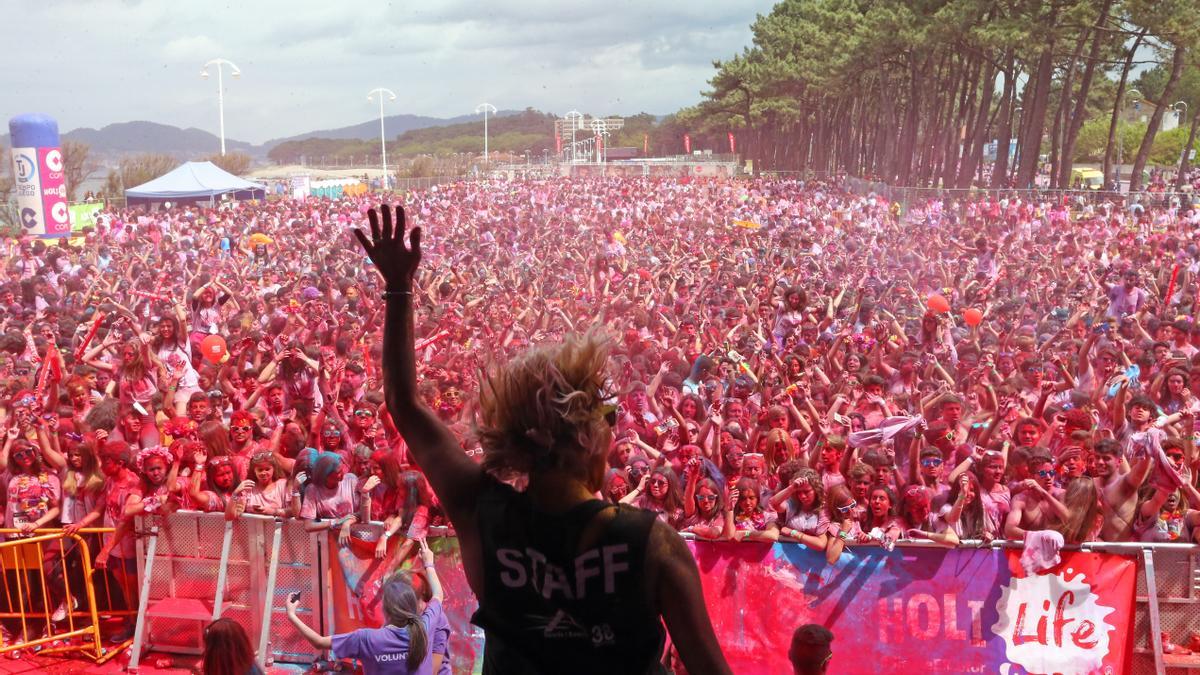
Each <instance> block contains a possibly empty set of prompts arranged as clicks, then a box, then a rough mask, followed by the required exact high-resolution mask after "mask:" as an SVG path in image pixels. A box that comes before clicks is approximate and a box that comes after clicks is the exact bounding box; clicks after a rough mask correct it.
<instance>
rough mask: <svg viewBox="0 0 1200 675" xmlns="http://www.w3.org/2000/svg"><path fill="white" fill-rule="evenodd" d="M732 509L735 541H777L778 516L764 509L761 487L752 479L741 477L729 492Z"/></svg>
mask: <svg viewBox="0 0 1200 675" xmlns="http://www.w3.org/2000/svg"><path fill="white" fill-rule="evenodd" d="M729 503H730V504H731V507H732V509H733V527H734V533H733V539H734V540H735V541H755V540H758V541H776V540H777V539H779V525H778V523H777V521H778V519H779V514H777V513H776V512H775V510H774V509H772V508H769V507H767V508H764V504H763V502H762V487H761V485H760V484H759V482H758V481H757V480H755V479H753V478H749V477H743V478H741V479H740V480H738V482H737V484H736V485H734V487H733V489H732V490H730V491H729Z"/></svg>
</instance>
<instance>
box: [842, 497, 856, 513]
mask: <svg viewBox="0 0 1200 675" xmlns="http://www.w3.org/2000/svg"><path fill="white" fill-rule="evenodd" d="M856 506H858V502H856V501H854V500H853V499H851V500H850V503H849V504H847V505H845V506H839V507H837V510H838V513H849V512H850V510H851V509H853V508H854V507H856Z"/></svg>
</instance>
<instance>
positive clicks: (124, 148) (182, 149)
mask: <svg viewBox="0 0 1200 675" xmlns="http://www.w3.org/2000/svg"><path fill="white" fill-rule="evenodd" d="M61 137H62V139H64V140H73V141H80V142H83V143H87V144H88V145H90V146H91V148H92V153H93V154H94V155H96V156H98V157H100V158H103V159H113V158H117V157H120V156H121V155H126V154H137V153H142V152H156V153H164V154H168V155H173V156H176V157H179V158H181V159H184V158H195V157H200V156H202V155H209V154H212V153H214V152H217V151H218V150H220V149H221V139H220V138H218V137H217V136H216V135H214V134H211V133H209V132H207V131H204V130H203V129H196V128H189V129H180V128H179V127H174V126H171V125H169V124H159V123H157V122H146V121H137V122H118V123H117V124H109V125H108V126H106V127H104V128H102V129H91V128H88V127H83V128H80V129H73V130H71V131H68V132H66V133H64V134H62V136H61ZM0 143H2V144H4V145H5V146H8V145H9V138H8V134H5V135H4V136H0ZM225 149H226V150H227V151H240V152H245V153H247V154H250V155H252V156H258V157H261V156H264V155H265V151H264V150H261V149H257V148H256V147H255V146H254V145H252V144H250V143H245V142H243V141H236V140H233V139H231V138H226V139H225Z"/></svg>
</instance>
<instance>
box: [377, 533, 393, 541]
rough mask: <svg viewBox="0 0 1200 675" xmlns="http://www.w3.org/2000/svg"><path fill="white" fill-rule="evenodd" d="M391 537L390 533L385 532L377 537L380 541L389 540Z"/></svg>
mask: <svg viewBox="0 0 1200 675" xmlns="http://www.w3.org/2000/svg"><path fill="white" fill-rule="evenodd" d="M391 537H392V533H391V532H386V531H385V532H384V533H383V534H381V535H379V538H380V539H391Z"/></svg>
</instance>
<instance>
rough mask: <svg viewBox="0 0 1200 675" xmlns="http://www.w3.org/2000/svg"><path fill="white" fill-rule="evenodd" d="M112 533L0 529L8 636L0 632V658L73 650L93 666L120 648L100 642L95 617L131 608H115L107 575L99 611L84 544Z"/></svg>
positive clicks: (0, 591) (0, 585) (0, 584)
mask: <svg viewBox="0 0 1200 675" xmlns="http://www.w3.org/2000/svg"><path fill="white" fill-rule="evenodd" d="M112 531H113V530H112V529H111V528H103V527H99V528H81V529H79V530H78V531H76V532H74V533H71V534H67V533H66V532H64V531H63V530H61V529H50V528H47V529H39V530H35V531H33V532H32V533H28V534H26V533H22V532H21V531H20V530H18V529H13V528H2V529H0V537H2V538H3V539H4V540H3V541H0V570H2V572H3V573H2V574H0V602H2V603H3V606H2V608H0V609H3V611H0V623H2V624H3V625H4V627H5V632H7V634H9V635H10V636H11V637H12V639H11V641H9V642H6V641H5V640H4V639H3V636H2V635H0V656H3V655H8V654H11V653H13V652H17V651H19V650H26V649H28V650H33V651H35V652H37V653H38V654H40V655H50V654H62V653H73V654H77V655H80V656H83V657H85V658H87V659H89V660H91V661H93V662H95V663H97V664H99V663H104V662H105V661H108V660H109V659H111V658H113V657H114V656H116V655H117V654H119V653H120V652H121V647H117V648H114V649H110V648H106V647H104V646H103V643H102V641H101V635H100V617H101V614H104V615H114V614H131V613H132V612H131V611H130V610H128V608H126V609H125V610H120V609H117V608H116V605H115V604H114V603H113V591H112V589H111V588H110V584H109V583H108V582H107V579H105V583H104V584H103V587H104V598H103V599H105V600H106V602H105V603H104V605H103V609H101V606H100V604H99V602H98V601H99V600H100V599H102V598H101V596H100V595H99V594H98V593H97V591H96V576H95V573H96V572H98V571H99V570H96V569H95V567H94V565H93V557H92V556H93V551H92V547H91V546H90V545H89V540H90V541H92V542H93V543H94V542H95V539H94V536H95V535H98V534H111V533H112ZM16 535H20V536H19V537H17V536H16ZM33 635H38V636H39V637H36V638H34V637H32V636H33Z"/></svg>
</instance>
